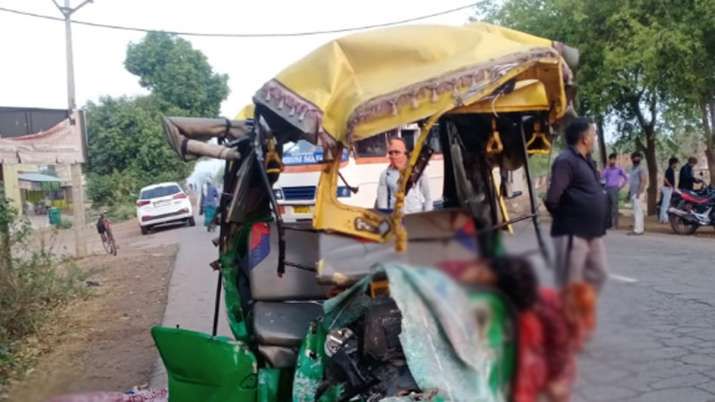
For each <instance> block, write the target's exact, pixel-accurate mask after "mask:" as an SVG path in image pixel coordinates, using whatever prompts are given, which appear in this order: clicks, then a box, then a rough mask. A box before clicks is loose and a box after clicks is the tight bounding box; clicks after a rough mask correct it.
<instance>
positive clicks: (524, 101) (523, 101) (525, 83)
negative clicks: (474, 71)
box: [449, 80, 551, 114]
mask: <svg viewBox="0 0 715 402" xmlns="http://www.w3.org/2000/svg"><path fill="white" fill-rule="evenodd" d="M550 106H551V105H550V104H549V97H548V95H547V94H546V88H545V87H544V84H542V83H541V81H538V80H522V81H518V82H516V84H515V85H514V89H513V90H512V91H511V92H508V93H505V94H496V95H490V96H486V97H484V98H482V99H481V100H479V101H478V102H474V103H472V104H471V105H466V106H462V107H458V108H456V109H454V110H452V111H450V112H449V113H450V114H466V113H496V114H499V113H509V112H531V111H545V110H549V107H550Z"/></svg>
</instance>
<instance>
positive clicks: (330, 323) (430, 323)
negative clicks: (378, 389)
mask: <svg viewBox="0 0 715 402" xmlns="http://www.w3.org/2000/svg"><path fill="white" fill-rule="evenodd" d="M382 272H384V273H385V274H387V277H388V280H389V289H390V297H392V299H394V300H395V302H396V303H397V306H398V308H399V309H400V311H401V313H402V317H403V318H402V332H401V334H400V342H401V343H402V347H403V350H404V353H405V356H406V359H407V363H408V366H409V368H410V372H411V373H412V376H413V377H414V379H415V381H416V383H417V384H418V385H419V387H420V389H421V390H422V391H423V392H425V393H433V394H434V393H436V396H434V397H433V398H434V400H443V401H451V402H474V401H480V402H504V401H506V396H505V395H506V389H505V388H506V387H507V386H508V379H502V380H503V381H496V382H495V381H493V379H494V376H495V374H497V372H498V371H500V370H501V367H500V366H501V364H502V363H503V362H501V361H500V360H501V359H504V358H505V355H506V354H505V353H503V350H501V347H500V346H503V345H500V346H496V347H495V345H494V343H493V342H490V340H489V339H488V337H487V335H486V333H487V331H486V329H485V328H482V327H480V324H479V323H478V322H477V320H476V318H475V315H474V311H473V308H472V307H473V306H474V303H472V301H471V298H470V296H469V295H468V294H467V292H466V291H465V289H463V288H462V287H461V286H460V285H458V284H457V283H456V282H454V281H453V280H452V279H450V278H449V277H448V276H447V275H445V274H444V273H442V272H440V271H439V270H436V269H434V268H423V267H414V266H407V265H402V264H384V265H382V266H379V267H378V268H377V270H376V273H375V274H373V275H371V276H368V277H365V278H363V279H362V280H361V281H360V282H358V283H357V284H355V285H354V286H353V287H351V288H350V289H349V290H347V291H345V292H343V293H341V294H340V295H338V296H337V297H335V298H333V299H330V300H328V301H327V302H326V303H325V304H324V311H325V317H324V321H323V322H324V325H325V326H326V327H327V329H328V330H331V329H337V328H343V327H346V326H347V325H349V324H351V323H352V322H354V321H356V320H357V319H358V318H360V317H361V316H362V315H364V313H365V311H366V310H367V308H368V306H369V304H370V302H371V299H370V297H369V296H368V295H367V290H368V287H369V286H370V283H371V282H372V281H373V279H374V278H375V275H379V274H380V273H382ZM412 400H413V399H412V398H411V397H410V396H404V397H390V398H387V399H383V401H390V402H403V401H404V402H407V401H412Z"/></svg>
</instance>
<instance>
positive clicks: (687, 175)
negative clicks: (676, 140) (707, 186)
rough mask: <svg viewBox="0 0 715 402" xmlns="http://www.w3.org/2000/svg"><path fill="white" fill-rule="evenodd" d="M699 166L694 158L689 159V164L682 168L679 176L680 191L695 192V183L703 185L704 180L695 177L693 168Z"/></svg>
mask: <svg viewBox="0 0 715 402" xmlns="http://www.w3.org/2000/svg"><path fill="white" fill-rule="evenodd" d="M697 164H698V160H697V159H696V158H694V157H692V156H691V157H690V158H688V163H686V164H685V165H683V167H682V168H680V174H679V175H678V189H679V190H685V191H693V190H694V186H695V183H702V180H700V179H698V178H696V177H695V174H694V173H693V168H694V167H695V165H697Z"/></svg>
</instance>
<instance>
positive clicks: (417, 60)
mask: <svg viewBox="0 0 715 402" xmlns="http://www.w3.org/2000/svg"><path fill="white" fill-rule="evenodd" d="M552 45H553V43H552V42H551V41H550V40H548V39H543V38H539V37H536V36H532V35H528V34H525V33H521V32H517V31H513V30H510V29H506V28H502V27H498V26H495V25H490V24H486V23H473V24H469V25H465V26H457V27H455V26H437V25H419V26H402V27H396V28H388V29H381V30H373V31H368V32H363V33H358V34H354V35H349V36H346V37H344V38H341V39H337V40H334V41H331V42H329V43H327V44H325V45H323V46H322V47H320V48H318V49H316V50H315V51H313V52H312V53H310V54H308V55H307V56H306V57H304V58H303V59H302V60H299V61H298V62H296V63H294V64H292V65H291V66H289V67H287V68H286V69H285V70H283V71H282V72H281V73H279V74H278V76H276V77H275V78H274V79H272V80H271V81H269V82H268V83H266V84H265V85H264V86H263V87H262V88H261V89H260V90H259V91H258V92H257V93H256V95H255V97H254V101H255V102H256V103H257V104H262V105H264V106H266V107H268V108H269V109H271V110H272V111H273V112H275V113H277V114H278V115H279V116H280V117H281V118H283V119H285V120H287V121H289V122H290V123H291V124H293V125H295V126H296V127H298V128H299V129H301V130H302V131H303V132H305V133H308V134H316V135H318V136H319V138H321V139H322V140H324V141H328V142H331V141H338V142H342V143H350V142H351V141H353V140H359V139H362V138H366V137H369V136H371V135H374V134H377V133H380V132H384V131H387V130H389V129H391V128H394V127H396V126H399V125H401V124H405V123H409V122H414V121H417V120H420V119H423V118H426V117H429V116H432V115H435V114H439V113H444V112H447V111H450V110H452V109H454V108H456V107H460V106H464V105H471V104H473V103H475V102H477V101H479V100H480V99H482V98H484V97H486V96H489V95H492V94H493V92H494V91H495V90H496V89H497V88H500V87H501V86H502V85H503V84H504V83H506V82H508V81H510V80H512V79H516V80H529V79H531V80H538V81H539V82H540V83H541V84H542V87H543V91H544V93H545V96H546V99H547V102H548V104H549V106H550V107H549V110H550V111H551V118H552V120H555V119H558V118H560V117H561V116H563V114H564V113H565V111H566V108H567V104H566V103H567V101H566V96H565V92H564V72H566V73H569V71H568V67H566V65H565V63H564V61H563V59H562V57H561V56H560V54H559V52H558V51H557V50H556V49H555V48H554V47H553V46H552ZM569 74H570V73H569ZM566 77H567V78H568V76H566ZM537 92H539V91H538V90H537ZM530 93H531V92H530ZM536 98H541V99H538V101H539V103H540V104H543V98H542V97H538V96H537V97H536Z"/></svg>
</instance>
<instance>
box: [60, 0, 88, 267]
mask: <svg viewBox="0 0 715 402" xmlns="http://www.w3.org/2000/svg"><path fill="white" fill-rule="evenodd" d="M92 1H93V0H85V1H83V2H82V3H80V5H78V6H77V7H75V8H72V7H71V6H70V0H64V7H63V6H60V5H59V4H58V3H57V0H52V2H53V3H55V6H56V7H57V9H58V10H60V12H61V13H62V15H63V16H64V19H65V49H66V56H67V109H68V111H69V115H70V122H71V124H77V122H76V121H74V111H75V110H76V109H77V101H76V99H75V88H74V56H73V54H72V21H71V18H72V14H73V13H74V12H75V11H77V10H79V9H80V8H82V7H84V6H85V5H86V4H88V3H92ZM70 176H71V177H72V210H73V211H72V213H73V215H74V225H73V227H74V241H75V256H76V257H78V258H79V257H84V256H85V255H87V244H86V243H85V242H84V241H82V229H83V228H84V226H85V216H84V191H82V165H80V164H79V163H73V164H72V165H71V166H70Z"/></svg>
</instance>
